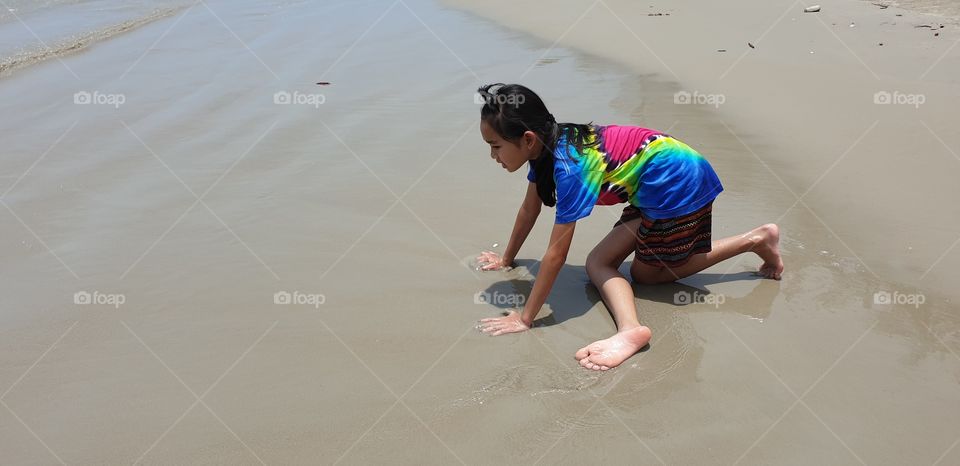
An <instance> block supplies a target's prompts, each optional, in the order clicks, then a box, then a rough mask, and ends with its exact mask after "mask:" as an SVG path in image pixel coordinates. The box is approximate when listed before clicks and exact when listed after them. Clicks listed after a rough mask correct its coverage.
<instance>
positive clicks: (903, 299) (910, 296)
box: [873, 290, 927, 309]
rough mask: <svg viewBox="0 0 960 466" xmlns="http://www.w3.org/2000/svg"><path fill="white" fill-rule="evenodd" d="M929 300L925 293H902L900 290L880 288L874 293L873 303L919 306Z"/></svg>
mask: <svg viewBox="0 0 960 466" xmlns="http://www.w3.org/2000/svg"><path fill="white" fill-rule="evenodd" d="M925 302H927V297H926V296H925V295H924V294H923V293H901V292H899V291H893V292H890V291H884V290H880V291H878V292H876V293H874V294H873V304H878V305H883V306H888V305H893V304H899V305H902V306H913V307H914V308H915V309H916V308H919V307H920V306H921V305H922V304H923V303H925Z"/></svg>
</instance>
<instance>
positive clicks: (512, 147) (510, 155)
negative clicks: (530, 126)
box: [480, 120, 543, 173]
mask: <svg viewBox="0 0 960 466" xmlns="http://www.w3.org/2000/svg"><path fill="white" fill-rule="evenodd" d="M480 134H481V135H482V136H483V140H484V141H486V142H487V144H490V158H492V159H494V160H496V161H497V163H499V164H500V166H502V167H503V169H504V170H506V171H508V172H510V173H513V172H515V171H517V170H518V169H519V168H520V167H522V166H523V165H524V164H525V163H527V161H528V160H533V159H535V158H537V157H538V156H539V155H540V152H541V151H542V150H543V144H542V143H541V142H540V138H538V137H537V135H536V134H535V133H534V132H533V131H527V132H525V133H523V136H521V137H520V139H519V140H518V141H516V142H511V141H507V140H506V139H503V137H501V136H500V135H499V134H497V132H496V130H494V129H493V127H491V126H490V125H489V124H487V122H486V121H483V120H480Z"/></svg>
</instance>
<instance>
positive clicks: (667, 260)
mask: <svg viewBox="0 0 960 466" xmlns="http://www.w3.org/2000/svg"><path fill="white" fill-rule="evenodd" d="M478 92H479V93H480V95H481V96H483V98H484V100H485V104H484V105H483V108H482V109H481V110H480V133H481V134H482V135H483V139H484V141H486V142H487V143H488V144H490V157H491V158H493V159H494V160H496V161H497V163H499V164H500V165H501V166H502V167H503V168H504V169H505V170H507V171H508V172H511V173H512V172H515V171H517V170H519V169H520V167H522V166H523V165H524V164H529V171H528V173H527V180H528V181H529V184H528V185H527V193H526V197H525V198H524V200H523V204H522V205H521V206H520V211H519V213H517V218H516V222H515V223H514V226H513V233H511V235H510V241H509V243H508V244H507V249H506V251H504V254H503V256H500V255H498V254H496V253H494V252H491V251H484V252H483V253H481V255H480V256H479V257H477V260H478V261H479V262H480V264H481V268H482V269H483V270H498V269H501V268H504V267H511V266H512V265H513V259H514V258H515V257H516V255H517V252H519V250H520V246H521V245H522V244H523V241H524V240H525V239H526V238H527V235H528V234H529V233H530V230H531V229H532V228H533V225H534V222H536V220H537V217H538V216H539V214H540V207H541V205H547V206H550V207H553V206H556V209H557V213H556V222H555V224H554V226H553V231H552V233H551V234H550V244H549V247H548V248H547V252H546V254H544V256H543V259H542V261H541V263H540V271H539V273H537V277H536V280H535V282H534V285H533V290H532V291H531V293H530V296H529V298H528V299H527V301H526V303H525V306H524V308H523V312H517V311H510V312H508V313H507V315H506V316H503V317H495V318H489V319H483V320H481V321H480V329H481V331H483V332H484V333H487V334H490V335H501V334H504V333H513V332H522V331H525V330H528V329H529V328H530V327H531V326H532V325H533V321H534V318H535V317H536V316H537V313H538V312H540V307H541V306H542V305H543V303H544V302H545V301H546V298H547V295H548V294H549V293H550V288H551V287H552V286H553V282H554V280H555V279H556V277H557V274H558V273H559V271H560V268H561V267H562V266H563V264H564V263H565V262H566V258H567V251H569V250H570V242H571V240H572V239H573V231H574V228H575V227H576V224H577V220H580V219H582V218H584V217H587V216H588V215H590V213H591V212H592V210H593V206H594V205H612V204H620V203H628V205H627V206H626V208H624V210H623V214H622V216H621V217H620V220H618V221H617V222H616V223H615V224H614V226H613V230H612V231H610V233H608V234H607V236H606V237H605V238H604V239H603V240H601V241H600V243H599V244H597V245H596V246H595V247H594V248H593V250H592V251H591V252H590V254H589V255H588V256H587V261H586V269H587V275H588V276H589V277H590V281H592V282H593V284H594V285H595V286H596V287H597V289H598V290H600V295H601V296H602V297H603V301H604V303H606V305H607V307H608V308H609V309H610V312H611V314H613V318H614V320H615V321H616V324H617V333H616V334H615V335H613V336H612V337H610V338H607V339H604V340H598V341H595V342H593V343H591V344H589V345H587V346H584V347H583V348H580V350H578V351H577V352H576V354H575V355H574V357H575V358H576V359H577V360H578V361H579V362H580V365H581V366H583V367H585V368H587V369H593V370H608V369H610V368H611V367H616V366H617V365H619V364H620V363H622V362H623V361H624V360H626V359H627V358H629V357H630V356H632V355H633V354H634V353H636V352H637V351H638V350H640V348H642V347H643V346H644V345H646V344H647V342H649V341H650V336H651V335H650V329H649V328H647V327H645V326H642V325H640V322H639V321H638V320H637V309H636V306H635V304H634V296H633V289H632V288H631V286H630V283H629V282H627V280H626V278H625V277H624V276H623V275H622V274H620V271H619V266H620V264H621V263H622V262H623V261H624V259H626V258H627V256H629V255H630V253H631V252H633V253H634V258H633V263H632V264H631V266H630V276H631V278H633V281H634V282H636V283H641V284H657V283H667V282H672V281H674V280H679V279H681V278H683V277H686V276H689V275H692V274H695V273H697V272H699V271H701V270H704V269H706V268H707V267H710V266H712V265H714V264H717V263H718V262H721V261H724V260H727V259H729V258H731V257H734V256H736V255H738V254H743V253H746V252H753V253H755V254H757V255H758V256H760V258H761V259H763V265H761V266H760V271H759V272H760V274H761V275H763V276H764V277H767V278H772V279H776V280H779V279H780V274H781V273H782V272H783V262H782V260H781V259H780V251H779V248H778V243H779V239H780V236H779V230H778V228H777V226H776V225H774V224H767V225H762V226H760V227H757V228H755V229H753V230H751V231H749V232H746V233H744V234H742V235H738V236H732V237H729V238H724V239H721V240H717V241H713V242H711V238H710V219H711V209H712V207H713V200H714V199H715V198H716V197H717V195H718V194H720V192H721V191H723V186H722V185H721V184H720V180H719V178H717V175H716V173H714V171H713V168H712V167H711V166H710V164H709V163H708V162H707V161H706V159H704V158H703V157H702V156H701V155H700V154H698V153H697V152H696V151H694V150H693V149H691V148H690V147H688V146H687V145H686V144H684V143H682V142H680V141H678V140H676V139H674V138H672V137H670V136H669V135H667V134H664V133H661V132H659V131H656V130H652V129H647V128H640V127H636V126H615V125H610V126H599V125H594V124H592V123H591V124H586V125H582V124H573V123H557V122H556V120H555V119H554V118H553V115H551V114H550V112H549V111H547V107H546V106H545V105H544V103H543V101H542V100H540V97H538V96H537V94H535V93H534V92H533V91H531V90H530V89H528V88H526V87H524V86H521V85H519V84H502V83H497V84H489V85H486V86H482V87H481V88H480V89H479V90H478Z"/></svg>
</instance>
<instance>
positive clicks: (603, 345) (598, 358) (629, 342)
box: [573, 326, 651, 371]
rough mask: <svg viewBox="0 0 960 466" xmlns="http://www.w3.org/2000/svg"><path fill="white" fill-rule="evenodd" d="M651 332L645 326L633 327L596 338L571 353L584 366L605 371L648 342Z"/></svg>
mask: <svg viewBox="0 0 960 466" xmlns="http://www.w3.org/2000/svg"><path fill="white" fill-rule="evenodd" d="M650 336H651V332H650V329H649V328H647V327H643V326H640V327H634V328H631V329H628V330H623V331H620V332H617V333H616V334H615V335H613V336H612V337H610V338H606V339H603V340H598V341H595V342H593V343H590V344H589V345H587V346H584V347H583V348H580V349H579V350H577V352H576V353H575V354H574V355H573V356H574V358H576V359H577V361H580V365H581V366H583V367H584V368H587V369H591V370H595V371H606V370H610V369H611V368H614V367H617V366H619V365H620V364H621V363H622V362H623V361H626V360H627V358H629V357H630V356H633V355H634V353H636V352H637V351H640V348H643V347H644V346H646V344H647V343H649V342H650Z"/></svg>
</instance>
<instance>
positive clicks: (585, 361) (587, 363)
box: [580, 358, 590, 369]
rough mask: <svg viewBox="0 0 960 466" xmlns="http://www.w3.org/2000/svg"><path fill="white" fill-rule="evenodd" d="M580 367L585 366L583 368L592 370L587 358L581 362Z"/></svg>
mask: <svg viewBox="0 0 960 466" xmlns="http://www.w3.org/2000/svg"><path fill="white" fill-rule="evenodd" d="M580 365H581V366H583V367H586V368H587V369H589V368H590V360H589V359H587V358H583V359H581V360H580Z"/></svg>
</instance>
